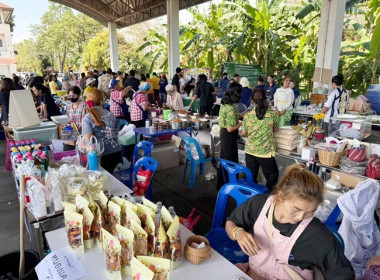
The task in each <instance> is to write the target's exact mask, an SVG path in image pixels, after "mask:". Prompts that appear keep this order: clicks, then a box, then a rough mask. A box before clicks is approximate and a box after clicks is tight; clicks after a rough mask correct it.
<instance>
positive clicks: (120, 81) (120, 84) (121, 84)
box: [116, 77, 123, 89]
mask: <svg viewBox="0 0 380 280" xmlns="http://www.w3.org/2000/svg"><path fill="white" fill-rule="evenodd" d="M116 80H118V81H119V86H120V89H123V79H121V78H119V77H117V78H116Z"/></svg>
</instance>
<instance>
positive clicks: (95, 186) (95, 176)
mask: <svg viewBox="0 0 380 280" xmlns="http://www.w3.org/2000/svg"><path fill="white" fill-rule="evenodd" d="M88 183H89V189H88V190H89V192H90V194H91V195H92V196H93V198H94V200H98V195H99V194H100V192H103V191H107V192H108V193H109V182H108V178H107V176H106V175H104V174H102V173H101V172H99V171H90V172H89V173H88Z"/></svg>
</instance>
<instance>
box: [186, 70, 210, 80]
mask: <svg viewBox="0 0 380 280" xmlns="http://www.w3.org/2000/svg"><path fill="white" fill-rule="evenodd" d="M210 71H211V69H210V68H186V69H183V75H184V78H185V80H186V81H190V80H191V78H194V79H195V80H197V79H198V76H199V75H200V74H205V75H206V76H207V81H208V82H209V81H210Z"/></svg>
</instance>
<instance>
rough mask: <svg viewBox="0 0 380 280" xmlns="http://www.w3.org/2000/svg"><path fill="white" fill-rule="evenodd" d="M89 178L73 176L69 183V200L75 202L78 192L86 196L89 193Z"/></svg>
mask: <svg viewBox="0 0 380 280" xmlns="http://www.w3.org/2000/svg"><path fill="white" fill-rule="evenodd" d="M87 187H88V180H87V179H86V178H71V179H70V180H69V183H68V185H67V201H68V202H70V203H75V197H76V195H77V194H80V195H82V196H85V195H86V194H87Z"/></svg>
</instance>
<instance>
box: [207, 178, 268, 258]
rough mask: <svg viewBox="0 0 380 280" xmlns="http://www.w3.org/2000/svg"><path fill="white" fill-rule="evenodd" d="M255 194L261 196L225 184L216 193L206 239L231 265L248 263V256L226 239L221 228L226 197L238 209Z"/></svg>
mask: <svg viewBox="0 0 380 280" xmlns="http://www.w3.org/2000/svg"><path fill="white" fill-rule="evenodd" d="M257 194H262V192H261V191H260V190H257V189H254V188H252V187H250V186H246V185H240V184H226V185H224V186H223V187H222V188H221V189H220V191H219V193H218V198H217V200H216V205H215V213H214V219H213V221H212V227H211V231H210V232H209V233H207V235H206V238H207V239H208V240H209V242H210V246H211V247H212V248H213V249H215V250H216V251H217V252H218V253H219V254H221V255H222V256H223V257H225V258H226V259H228V260H229V261H230V262H232V263H245V262H248V256H247V255H246V254H244V252H243V251H242V250H241V249H240V246H239V244H238V243H237V241H233V240H231V239H230V238H229V237H228V235H227V232H226V230H225V229H224V227H222V225H223V223H224V221H225V215H226V205H227V201H228V197H229V196H231V197H232V198H234V199H235V200H236V203H237V207H238V206H240V205H241V204H243V202H245V201H246V200H247V199H248V198H250V197H252V196H255V195H257Z"/></svg>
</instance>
